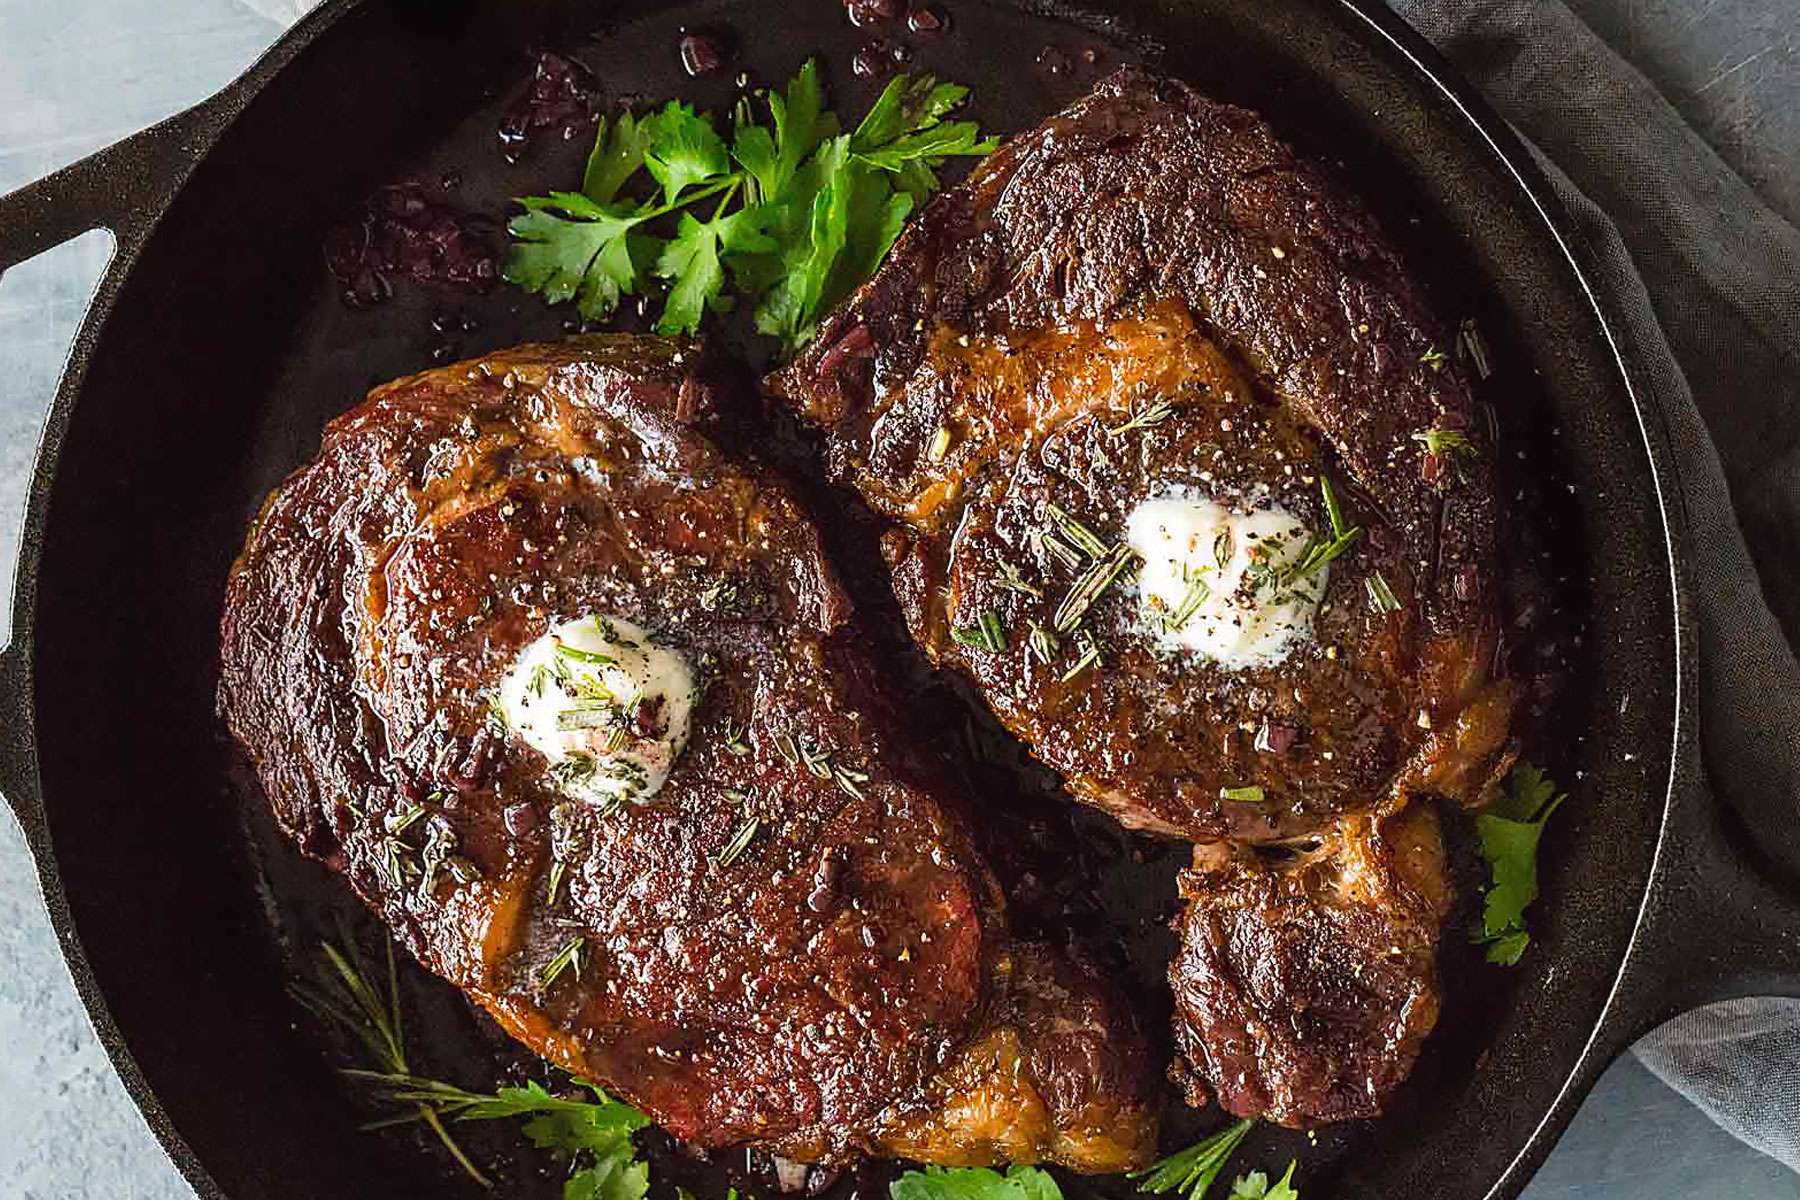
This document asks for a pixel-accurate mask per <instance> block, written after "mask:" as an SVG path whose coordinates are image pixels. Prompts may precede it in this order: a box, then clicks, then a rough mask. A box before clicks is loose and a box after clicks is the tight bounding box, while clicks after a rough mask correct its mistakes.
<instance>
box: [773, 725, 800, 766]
mask: <svg viewBox="0 0 1800 1200" xmlns="http://www.w3.org/2000/svg"><path fill="white" fill-rule="evenodd" d="M775 749H777V750H779V751H780V752H781V757H783V758H785V759H787V760H788V766H790V767H797V766H799V765H800V751H799V750H798V749H796V748H795V746H794V735H793V734H791V733H782V734H777V735H776V737H775Z"/></svg>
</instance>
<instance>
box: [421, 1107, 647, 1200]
mask: <svg viewBox="0 0 1800 1200" xmlns="http://www.w3.org/2000/svg"><path fill="white" fill-rule="evenodd" d="M582 1086H583V1087H586V1088H587V1089H588V1090H589V1091H591V1092H593V1093H594V1100H592V1101H589V1100H583V1099H572V1098H564V1097H561V1096H552V1095H551V1094H550V1093H549V1092H547V1091H545V1090H544V1089H543V1087H542V1086H541V1085H539V1084H538V1083H536V1082H531V1083H527V1084H526V1085H525V1086H524V1087H508V1088H501V1089H500V1090H499V1091H497V1092H495V1093H494V1094H493V1095H492V1096H486V1097H482V1098H481V1099H479V1100H477V1101H476V1102H474V1103H472V1104H470V1105H468V1106H467V1107H465V1108H463V1109H462V1111H460V1112H459V1113H457V1118H456V1119H457V1120H459V1121H489V1120H494V1119H496V1118H501V1117H524V1118H527V1119H526V1121H525V1124H524V1125H523V1126H522V1127H521V1128H522V1130H523V1132H524V1134H525V1136H526V1137H527V1138H530V1139H531V1144H532V1145H534V1146H536V1147H537V1148H538V1149H540V1150H550V1151H552V1152H554V1153H555V1154H556V1156H557V1157H558V1158H559V1159H561V1160H563V1161H565V1162H569V1163H570V1164H571V1165H576V1170H575V1171H574V1173H573V1174H571V1175H570V1176H569V1179H568V1181H567V1182H566V1183H564V1184H563V1200H644V1198H645V1197H646V1196H648V1195H649V1193H650V1164H649V1163H647V1162H643V1161H641V1160H640V1159H639V1158H638V1157H637V1147H636V1146H634V1145H633V1144H632V1141H631V1135H632V1134H633V1133H635V1132H637V1131H638V1130H640V1129H642V1128H644V1126H646V1125H648V1124H649V1123H650V1120H649V1118H648V1117H646V1116H644V1114H643V1113H641V1112H639V1111H638V1110H637V1109H635V1108H632V1107H631V1106H630V1105H629V1104H625V1103H623V1102H621V1101H618V1100H614V1099H613V1098H612V1097H611V1096H608V1095H607V1094H606V1093H605V1092H603V1091H601V1090H600V1089H599V1088H597V1087H595V1086H594V1085H593V1084H591V1083H586V1082H583V1083H582ZM577 1164H579V1165H577Z"/></svg>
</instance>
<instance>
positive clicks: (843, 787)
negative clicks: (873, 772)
mask: <svg viewBox="0 0 1800 1200" xmlns="http://www.w3.org/2000/svg"><path fill="white" fill-rule="evenodd" d="M831 778H832V779H833V780H834V781H835V782H836V783H837V785H838V790H840V791H842V792H843V793H844V794H845V795H846V796H849V797H850V798H851V799H853V800H861V799H862V798H863V792H862V785H863V784H865V783H867V782H869V777H868V775H867V774H865V773H864V772H862V771H852V770H851V769H850V768H849V767H839V766H833V767H832V768H831Z"/></svg>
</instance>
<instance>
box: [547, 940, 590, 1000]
mask: <svg viewBox="0 0 1800 1200" xmlns="http://www.w3.org/2000/svg"><path fill="white" fill-rule="evenodd" d="M585 945H587V939H586V938H585V937H582V936H581V935H579V934H577V935H576V936H574V937H572V938H570V939H569V940H568V941H566V942H564V943H563V944H562V948H561V949H559V950H558V951H557V952H556V955H555V957H553V958H552V959H551V960H550V961H549V962H547V963H545V964H544V965H543V966H541V967H539V968H538V972H537V983H538V987H539V988H540V989H544V990H548V989H549V987H550V985H551V984H553V983H555V982H556V981H557V979H558V977H560V976H561V975H562V973H563V972H564V971H569V970H573V971H574V972H575V977H576V978H577V979H579V978H581V948H582V947H583V946H585Z"/></svg>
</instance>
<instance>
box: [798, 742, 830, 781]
mask: <svg viewBox="0 0 1800 1200" xmlns="http://www.w3.org/2000/svg"><path fill="white" fill-rule="evenodd" d="M800 761H801V762H802V763H804V764H805V765H806V769H807V770H808V771H811V772H812V773H813V774H814V775H816V776H818V777H819V778H820V779H830V778H831V752H830V751H828V750H825V749H823V748H821V747H819V746H808V745H807V744H806V743H805V742H801V743H800Z"/></svg>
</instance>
